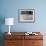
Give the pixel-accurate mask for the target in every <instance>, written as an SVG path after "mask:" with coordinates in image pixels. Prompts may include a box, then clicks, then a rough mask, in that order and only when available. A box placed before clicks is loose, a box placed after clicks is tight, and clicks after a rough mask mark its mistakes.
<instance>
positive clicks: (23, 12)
mask: <svg viewBox="0 0 46 46" xmlns="http://www.w3.org/2000/svg"><path fill="white" fill-rule="evenodd" d="M18 15H19V22H32V23H33V22H35V10H34V9H19V14H18Z"/></svg>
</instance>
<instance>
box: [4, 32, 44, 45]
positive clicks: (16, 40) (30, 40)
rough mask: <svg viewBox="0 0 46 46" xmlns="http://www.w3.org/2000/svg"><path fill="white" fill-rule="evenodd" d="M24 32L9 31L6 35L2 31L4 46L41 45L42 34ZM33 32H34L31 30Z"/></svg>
mask: <svg viewBox="0 0 46 46" xmlns="http://www.w3.org/2000/svg"><path fill="white" fill-rule="evenodd" d="M25 33H26V32H11V35H8V34H7V32H5V33H4V46H43V35H42V34H41V33H40V32H35V33H37V34H38V35H25ZM33 33H34V32H33Z"/></svg>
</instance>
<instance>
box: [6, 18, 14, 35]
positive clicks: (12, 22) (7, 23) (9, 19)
mask: <svg viewBox="0 0 46 46" xmlns="http://www.w3.org/2000/svg"><path fill="white" fill-rule="evenodd" d="M5 25H9V31H8V34H9V35H11V33H10V26H11V25H14V18H5Z"/></svg>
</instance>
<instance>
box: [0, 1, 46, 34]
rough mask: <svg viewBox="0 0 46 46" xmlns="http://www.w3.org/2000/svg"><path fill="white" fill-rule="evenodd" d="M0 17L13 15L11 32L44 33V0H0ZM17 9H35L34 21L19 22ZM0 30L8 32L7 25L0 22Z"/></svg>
mask: <svg viewBox="0 0 46 46" xmlns="http://www.w3.org/2000/svg"><path fill="white" fill-rule="evenodd" d="M0 4H1V5H0V17H2V18H3V17H4V18H6V17H13V18H14V19H15V24H14V26H11V31H12V32H14V31H15V32H18V31H19V32H27V31H28V32H31V31H32V32H34V31H38V32H39V31H40V32H43V34H44V35H46V0H0ZM18 9H35V23H19V22H18ZM0 27H1V28H0V31H1V32H6V31H7V32H8V26H6V25H5V24H2V25H1V26H0Z"/></svg>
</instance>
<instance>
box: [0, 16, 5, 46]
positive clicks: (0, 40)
mask: <svg viewBox="0 0 46 46" xmlns="http://www.w3.org/2000/svg"><path fill="white" fill-rule="evenodd" d="M4 23H5V17H4V16H0V46H3V32H2V25H4Z"/></svg>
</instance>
